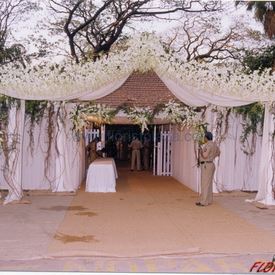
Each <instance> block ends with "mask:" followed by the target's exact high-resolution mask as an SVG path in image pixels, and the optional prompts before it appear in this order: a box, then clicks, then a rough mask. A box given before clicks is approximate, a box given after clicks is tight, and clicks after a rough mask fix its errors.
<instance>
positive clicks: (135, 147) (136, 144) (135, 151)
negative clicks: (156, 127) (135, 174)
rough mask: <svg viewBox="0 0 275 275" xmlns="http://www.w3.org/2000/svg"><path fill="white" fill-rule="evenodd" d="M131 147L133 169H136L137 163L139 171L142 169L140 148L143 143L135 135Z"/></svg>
mask: <svg viewBox="0 0 275 275" xmlns="http://www.w3.org/2000/svg"><path fill="white" fill-rule="evenodd" d="M129 147H130V148H131V149H132V158H131V171H134V169H135V164H136V168H137V170H138V171H140V170H141V167H140V150H141V148H142V144H141V142H140V141H139V139H138V138H137V137H136V136H134V138H133V140H132V142H131V144H130V145H129Z"/></svg>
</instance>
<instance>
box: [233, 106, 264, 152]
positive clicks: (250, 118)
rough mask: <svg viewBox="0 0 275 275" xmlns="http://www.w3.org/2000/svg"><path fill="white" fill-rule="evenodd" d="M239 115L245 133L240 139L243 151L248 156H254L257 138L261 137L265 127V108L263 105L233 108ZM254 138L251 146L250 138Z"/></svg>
mask: <svg viewBox="0 0 275 275" xmlns="http://www.w3.org/2000/svg"><path fill="white" fill-rule="evenodd" d="M233 110H234V112H235V113H236V114H237V115H241V116H242V119H243V121H244V122H243V123H242V126H243V131H242V134H241V137H240V141H241V143H242V150H243V152H244V153H245V154H247V155H253V154H254V152H255V147H256V136H257V135H258V136H261V135H262V132H263V125H264V106H263V105H262V104H261V103H258V102H256V103H253V104H249V105H246V106H241V107H235V108H233ZM251 136H252V144H251V145H249V137H251Z"/></svg>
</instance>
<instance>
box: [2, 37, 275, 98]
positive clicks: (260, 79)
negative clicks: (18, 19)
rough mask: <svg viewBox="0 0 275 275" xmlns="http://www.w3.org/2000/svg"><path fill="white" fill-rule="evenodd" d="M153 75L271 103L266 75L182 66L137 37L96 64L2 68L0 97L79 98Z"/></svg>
mask: <svg viewBox="0 0 275 275" xmlns="http://www.w3.org/2000/svg"><path fill="white" fill-rule="evenodd" d="M149 70H154V71H156V72H157V73H158V74H160V75H166V76H168V77H169V78H171V79H173V80H174V81H176V82H177V83H179V84H183V85H189V86H192V87H194V89H200V90H203V91H206V92H207V93H208V94H210V95H226V96H231V97H232V96H233V97H236V96H237V97H238V98H242V99H245V100H251V101H260V102H263V101H275V93H274V90H275V88H274V87H275V74H270V71H269V70H266V71H265V72H264V73H262V74H261V75H259V74H258V72H257V71H254V72H253V73H252V74H250V75H246V74H244V73H243V72H242V70H241V68H235V67H233V65H231V64H225V65H223V66H221V65H219V66H218V65H217V64H212V63H211V64H200V63H197V62H196V63H195V62H194V63H192V62H190V63H184V62H182V61H181V60H180V58H179V57H177V56H172V55H170V54H167V53H166V52H165V51H164V49H163V47H162V46H161V43H160V41H159V39H158V38H157V37H155V36H153V35H148V34H147V35H141V36H137V37H135V38H134V39H132V40H130V41H129V42H128V49H127V50H126V51H121V52H117V53H110V54H109V56H108V57H103V58H101V59H100V60H99V61H97V62H87V63H85V64H69V63H64V64H60V65H57V66H53V65H46V66H44V67H42V68H34V67H32V68H25V69H23V68H22V67H21V68H17V69H16V68H14V66H13V65H12V64H10V65H7V66H2V67H1V68H0V76H1V82H0V91H1V93H3V94H6V95H8V96H12V97H17V98H24V99H37V100H39V99H40V100H41V99H49V100H61V99H71V98H77V97H79V96H81V95H83V94H87V92H88V91H91V92H92V91H96V90H98V89H99V88H102V87H104V86H105V85H108V84H111V83H113V82H114V81H115V80H117V79H122V78H124V77H127V76H128V75H130V74H131V73H132V72H134V71H140V72H146V71H149Z"/></svg>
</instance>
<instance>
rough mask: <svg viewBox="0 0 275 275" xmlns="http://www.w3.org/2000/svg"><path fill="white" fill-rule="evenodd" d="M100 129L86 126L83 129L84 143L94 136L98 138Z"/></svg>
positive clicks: (91, 139)
mask: <svg viewBox="0 0 275 275" xmlns="http://www.w3.org/2000/svg"><path fill="white" fill-rule="evenodd" d="M99 136H100V130H99V129H93V128H86V129H85V144H86V146H87V145H88V144H89V143H90V142H91V141H93V140H94V139H95V138H99Z"/></svg>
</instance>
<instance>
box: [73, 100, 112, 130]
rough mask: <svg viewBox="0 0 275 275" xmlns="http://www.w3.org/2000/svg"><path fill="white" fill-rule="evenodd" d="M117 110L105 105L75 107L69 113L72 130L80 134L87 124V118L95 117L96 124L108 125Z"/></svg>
mask: <svg viewBox="0 0 275 275" xmlns="http://www.w3.org/2000/svg"><path fill="white" fill-rule="evenodd" d="M116 113H117V110H116V109H114V108H110V107H108V106H106V105H105V104H85V105H83V104H82V105H77V106H75V107H74V108H73V110H72V111H71V112H70V119H71V121H72V123H73V130H74V131H76V132H82V130H83V128H84V127H85V126H86V125H87V123H89V117H95V118H96V119H97V124H99V125H100V124H110V123H111V122H112V119H113V118H114V116H115V114H116Z"/></svg>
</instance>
